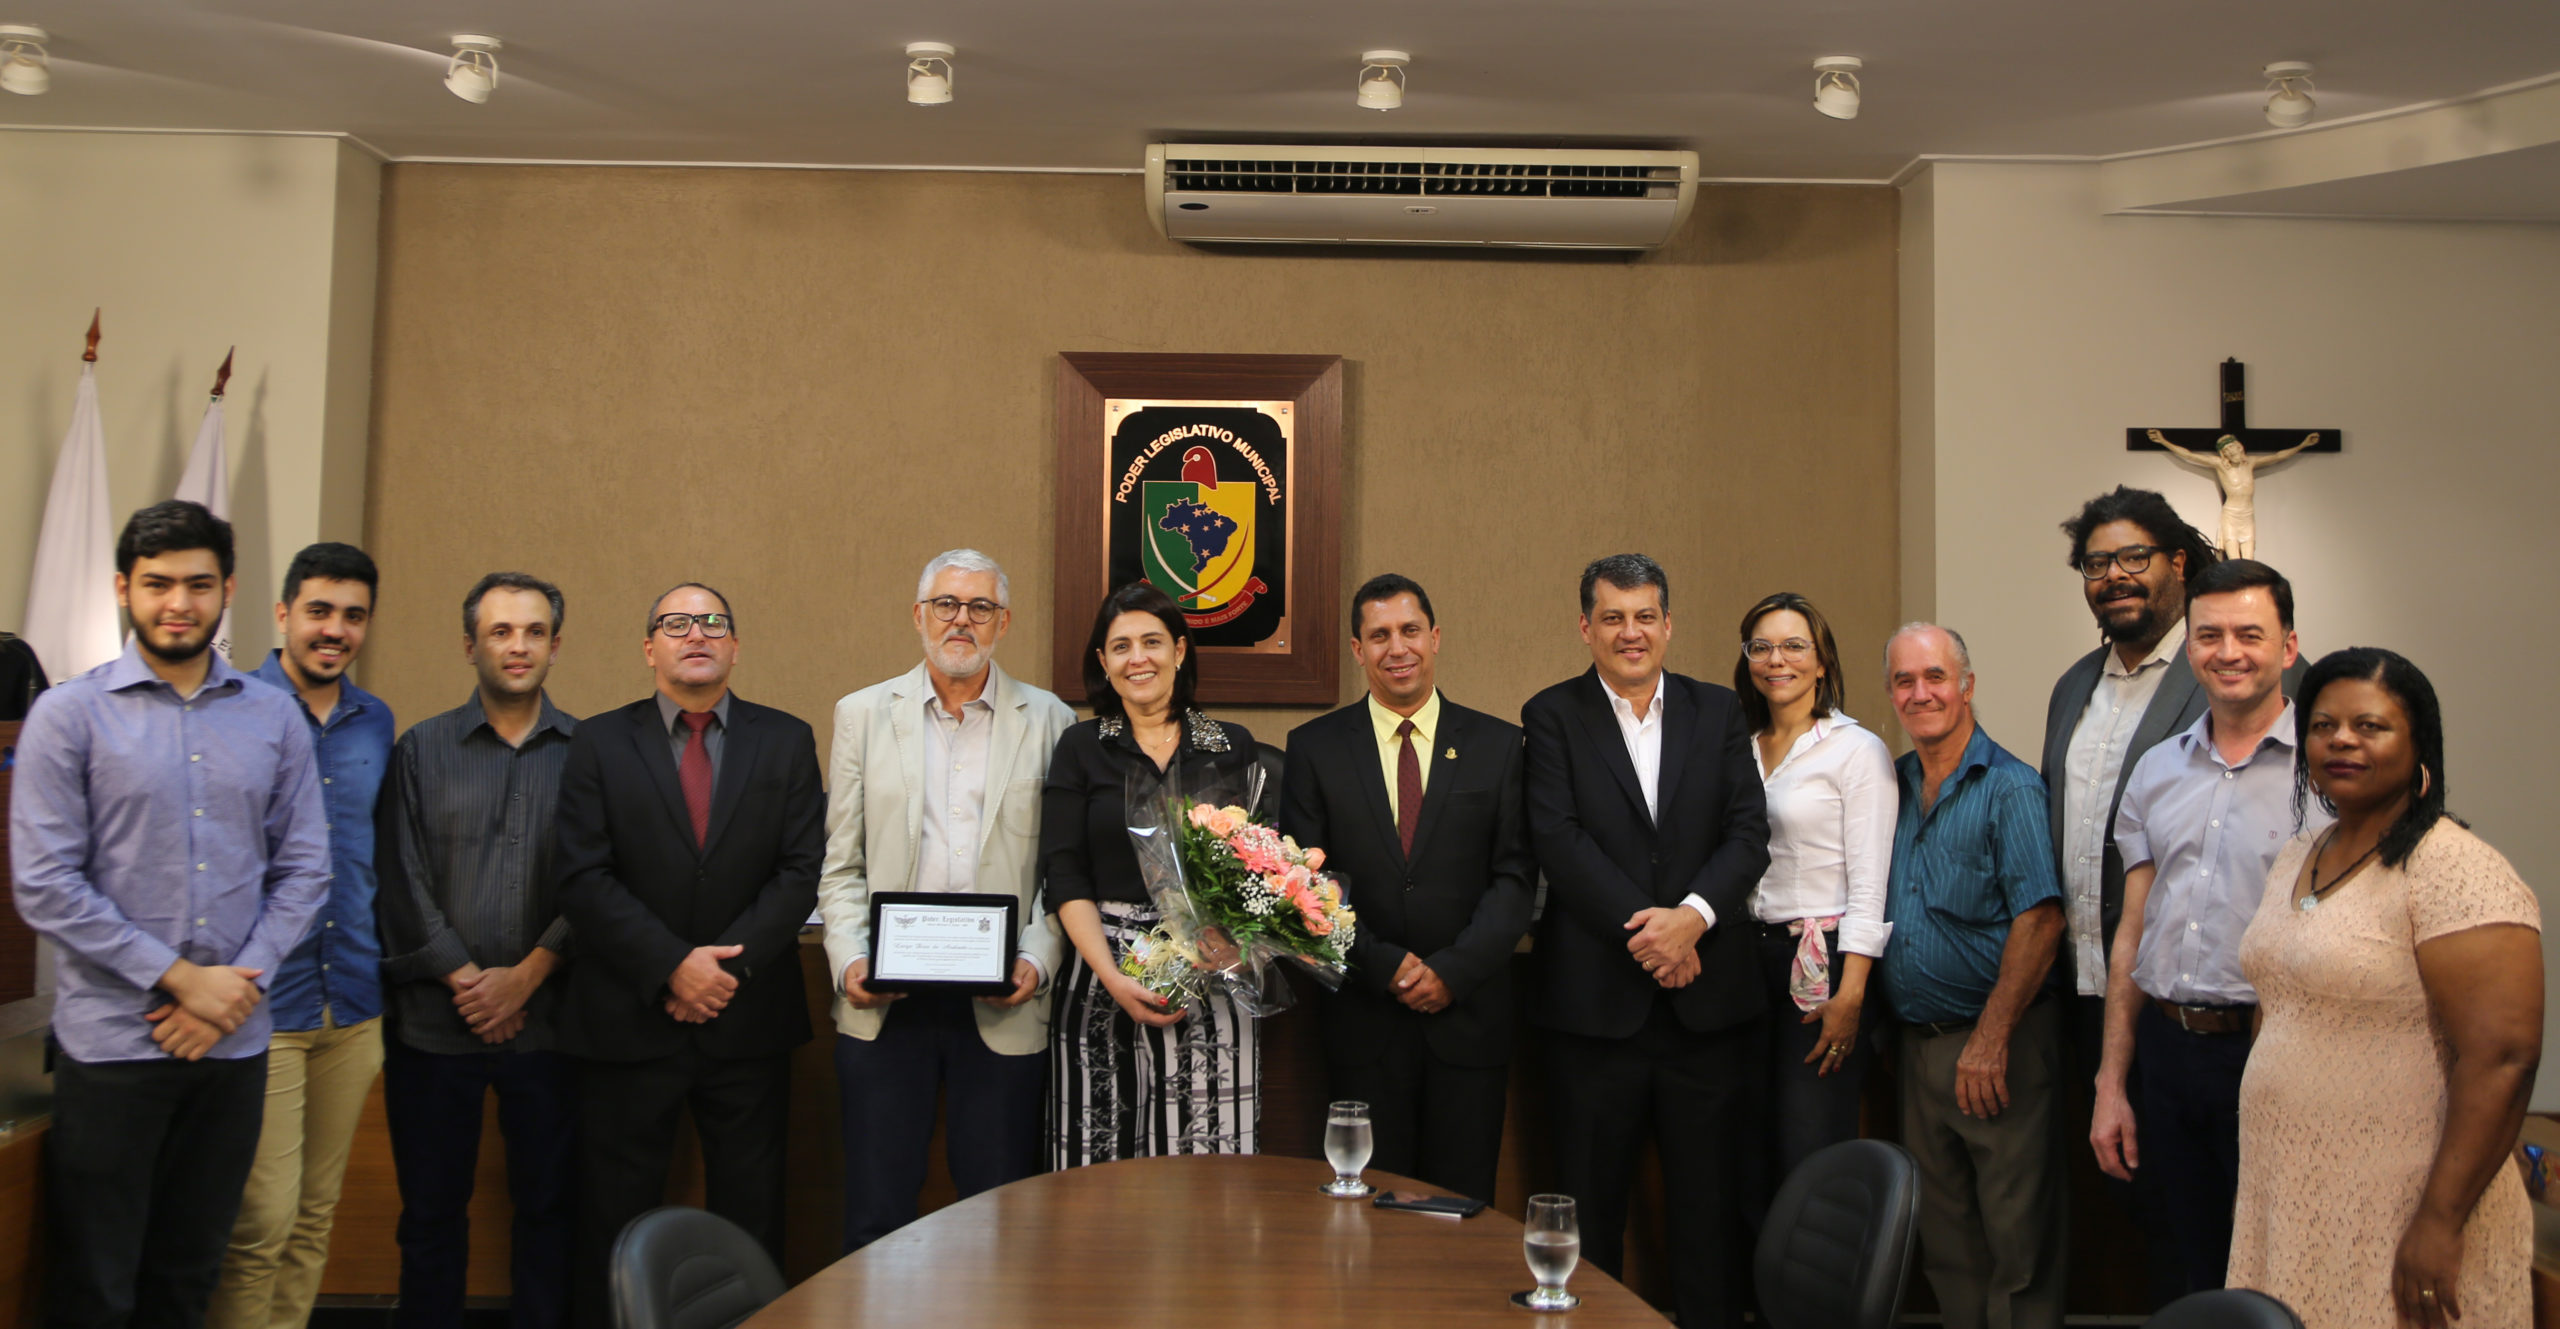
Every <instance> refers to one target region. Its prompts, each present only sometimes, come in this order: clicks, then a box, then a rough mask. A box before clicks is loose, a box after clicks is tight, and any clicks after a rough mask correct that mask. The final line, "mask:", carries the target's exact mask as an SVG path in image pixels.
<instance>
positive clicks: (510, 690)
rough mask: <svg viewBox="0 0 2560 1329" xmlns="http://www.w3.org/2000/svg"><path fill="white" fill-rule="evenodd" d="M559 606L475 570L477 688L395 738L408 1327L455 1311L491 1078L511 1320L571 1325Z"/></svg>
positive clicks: (396, 1041) (471, 601)
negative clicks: (554, 674) (558, 855)
mask: <svg viewBox="0 0 2560 1329" xmlns="http://www.w3.org/2000/svg"><path fill="white" fill-rule="evenodd" d="M562 611H563V605H562V602H561V598H560V591H559V588H557V587H555V586H553V585H552V584H551V583H549V582H546V581H542V580H540V579H538V578H535V577H531V576H527V575H525V574H524V573H521V572H493V573H490V574H489V575H488V576H486V577H483V578H481V579H480V581H479V584H477V585H475V586H473V587H472V588H471V592H470V594H469V595H467V596H465V597H463V601H462V630H463V651H464V653H465V655H466V656H468V658H469V659H470V661H471V664H472V667H473V669H474V670H475V671H476V672H477V673H478V675H479V687H478V689H477V690H476V691H475V692H474V693H473V695H472V697H471V699H470V700H469V701H466V702H464V703H463V704H462V705H460V706H457V707H455V708H453V709H452V710H450V711H447V712H445V713H444V714H442V715H439V716H436V717H434V718H433V719H430V720H427V721H425V722H423V723H421V724H419V725H418V726H417V727H416V728H413V729H411V730H410V731H409V732H408V733H407V734H406V735H403V736H402V737H401V739H400V744H399V746H398V747H397V748H396V749H394V750H393V752H392V759H391V773H390V777H389V779H388V780H386V781H385V782H384V785H383V794H382V804H381V827H380V850H379V858H380V863H381V867H380V871H381V879H382V884H381V889H380V894H379V897H378V898H379V900H380V902H381V903H380V910H381V927H382V950H383V962H382V981H383V986H384V989H385V991H386V993H387V996H388V1002H387V1005H388V1008H389V1011H390V1016H391V1024H392V1037H391V1038H390V1039H389V1040H388V1041H387V1049H386V1050H387V1056H386V1057H385V1061H384V1068H383V1069H384V1076H383V1096H384V1100H385V1106H386V1107H387V1108H388V1110H389V1115H390V1124H391V1156H392V1162H393V1164H394V1165H395V1167H396V1168H397V1169H398V1172H399V1177H400V1205H401V1213H400V1228H399V1238H400V1306H399V1309H398V1311H397V1312H396V1314H395V1317H394V1318H395V1322H396V1323H397V1324H399V1325H401V1326H403V1329H411V1327H413V1326H414V1327H417V1329H426V1327H427V1326H436V1327H437V1329H442V1327H443V1326H450V1325H454V1324H459V1323H460V1322H461V1320H462V1301H463V1283H464V1274H465V1272H466V1269H467V1265H468V1262H469V1257H470V1240H469V1238H470V1224H469V1218H468V1210H469V1208H470V1205H471V1189H472V1172H473V1167H474V1164H475V1163H476V1161H477V1159H478V1157H479V1151H480V1121H481V1106H480V1105H481V1101H482V1099H483V1098H484V1097H485V1096H486V1095H487V1093H488V1091H489V1090H490V1088H492V1087H493V1086H494V1087H495V1088H496V1090H497V1092H498V1127H499V1131H500V1133H501V1134H502V1135H504V1136H505V1137H506V1148H507V1187H508V1190H509V1191H510V1192H512V1194H513V1198H514V1201H515V1232H514V1240H513V1243H512V1247H511V1248H512V1251H513V1253H514V1262H513V1263H514V1270H513V1274H514V1279H513V1286H514V1295H513V1309H514V1321H515V1324H516V1326H517V1329H553V1327H554V1326H558V1325H561V1324H564V1323H566V1321H567V1311H568V1278H569V1254H570V1242H571V1239H572V1229H571V1217H572V1205H573V1202H574V1187H575V1182H576V1173H575V1166H576V1164H575V1159H576V1157H577V1150H576V1147H575V1145H576V1128H575V1123H576V1120H577V1097H576V1083H577V1082H576V1073H575V1070H574V1067H573V1065H572V1063H571V1062H570V1061H569V1059H568V1058H567V1057H566V1056H565V1055H563V1054H562V1053H561V1052H560V1051H558V1043H557V1036H556V1034H555V1032H554V1027H553V1026H554V1024H555V1023H556V1021H557V1015H556V1013H555V1010H554V1008H555V1006H556V1004H557V1002H558V999H559V994H560V991H561V989H560V986H559V985H558V984H556V983H549V982H547V981H546V980H548V979H550V978H551V977H553V975H554V974H555V972H556V971H557V969H558V968H559V966H560V965H561V964H562V963H564V957H565V952H566V950H567V946H568V940H569V924H568V920H566V919H564V918H562V917H561V916H560V907H559V901H558V899H557V893H556V892H555V890H554V889H553V883H552V881H551V853H552V813H553V810H554V809H555V807H556V806H557V805H558V802H559V795H560V771H561V768H562V767H563V766H564V765H565V764H566V763H567V761H568V758H569V738H570V735H571V734H573V733H574V732H575V731H576V729H577V721H575V720H573V719H571V718H570V717H569V716H567V715H566V714H563V713H562V712H561V711H560V709H559V708H558V707H555V706H553V705H552V704H551V699H550V698H549V697H548V696H547V695H545V694H544V692H543V690H542V685H543V680H544V679H545V678H547V677H549V675H550V673H551V664H552V661H553V659H554V658H555V657H556V656H557V654H558V652H559V649H560V620H561V616H562Z"/></svg>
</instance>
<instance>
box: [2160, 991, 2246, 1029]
mask: <svg viewBox="0 0 2560 1329" xmlns="http://www.w3.org/2000/svg"><path fill="white" fill-rule="evenodd" d="M2145 995H2146V996H2147V997H2148V994H2145ZM2149 1000H2150V1002H2151V1004H2152V1005H2153V1006H2156V1007H2158V1008H2159V1010H2160V1013H2161V1014H2162V1015H2165V1016H2168V1017H2169V1023H2171V1024H2174V1025H2176V1026H2178V1027H2179V1028H2181V1029H2184V1030H2186V1031H2187V1032H2188V1033H2191V1034H2245V1033H2247V1032H2249V1017H2250V1016H2252V1015H2254V1014H2256V1013H2257V1010H2258V1008H2257V1007H2255V1006H2181V1005H2179V1004H2178V1003H2176V1002H2174V1001H2169V1000H2166V999H2165V998H2161V997H2149Z"/></svg>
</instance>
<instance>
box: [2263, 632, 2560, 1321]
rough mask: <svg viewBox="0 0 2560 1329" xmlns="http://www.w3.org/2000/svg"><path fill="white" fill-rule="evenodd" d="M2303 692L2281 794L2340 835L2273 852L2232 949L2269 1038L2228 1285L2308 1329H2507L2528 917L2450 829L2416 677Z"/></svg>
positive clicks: (2386, 665) (2517, 1277)
mask: <svg viewBox="0 0 2560 1329" xmlns="http://www.w3.org/2000/svg"><path fill="white" fill-rule="evenodd" d="M2300 695H2301V704H2300V706H2299V708H2298V710H2297V712H2296V715H2297V717H2298V718H2297V723H2298V724H2299V726H2300V740H2299V741H2300V746H2299V749H2298V750H2299V751H2300V752H2301V754H2302V758H2301V762H2300V764H2299V765H2298V766H2297V767H2296V773H2297V778H2298V779H2299V780H2302V781H2304V782H2307V784H2308V786H2309V788H2310V789H2311V790H2313V791H2316V792H2317V794H2318V796H2319V798H2320V800H2321V802H2322V803H2323V804H2325V805H2328V806H2330V807H2333V808H2334V809H2335V810H2336V812H2337V814H2338V820H2337V824H2336V825H2335V826H2334V827H2332V828H2330V829H2328V830H2326V831H2323V832H2319V833H2317V834H2313V835H2305V836H2301V837H2297V838H2296V839H2295V841H2294V842H2293V843H2292V844H2291V845H2288V846H2286V848H2285V851H2284V853H2283V854H2282V855H2281V856H2279V857H2278V858H2277V860H2276V864H2275V867H2274V868H2273V869H2272V870H2271V871H2270V872H2269V874H2268V878H2267V892H2266V898H2265V899H2264V900H2263V901H2262V902H2261V903H2260V904H2259V907H2258V913H2257V915H2256V917H2255V919H2253V920H2252V921H2251V923H2250V925H2249V931H2248V933H2247V935H2246V936H2245V937H2243V938H2242V940H2241V943H2240V965H2241V968H2242V970H2243V971H2244V972H2246V973H2247V974H2248V976H2249V981H2250V983H2251V984H2253V985H2254V986H2255V987H2256V988H2257V990H2258V999H2259V1001H2260V1003H2261V1018H2262V1020H2263V1022H2264V1023H2263V1025H2262V1026H2261V1028H2260V1031H2259V1034H2258V1041H2257V1045H2256V1047H2255V1048H2254V1049H2253V1050H2252V1051H2251V1053H2250V1057H2249V1069H2248V1072H2247V1074H2246V1076H2245V1078H2244V1079H2243V1080H2242V1081H2241V1087H2240V1197H2239V1205H2238V1213H2237V1216H2236V1219H2235V1222H2234V1227H2233V1236H2232V1243H2231V1275H2230V1282H2231V1286H2233V1287H2250V1288H2256V1289H2258V1290H2260V1291H2263V1292H2267V1293H2271V1294H2273V1295H2275V1296H2276V1297H2279V1298H2281V1299H2283V1300H2284V1301H2285V1302H2286V1303H2288V1304H2290V1305H2291V1306H2292V1307H2293V1308H2294V1309H2295V1310H2296V1311H2298V1312H2300V1313H2301V1315H2302V1318H2303V1321H2304V1322H2305V1323H2306V1324H2308V1325H2309V1326H2311V1329H2364V1327H2366V1326H2370V1327H2371V1329H2396V1326H2399V1325H2401V1324H2411V1325H2418V1326H2422V1327H2425V1329H2443V1326H2445V1325H2446V1324H2447V1323H2448V1321H2449V1317H2457V1316H2458V1317H2459V1318H2460V1322H2461V1326H2462V1329H2523V1326H2524V1325H2526V1324H2527V1323H2528V1322H2529V1321H2530V1319H2531V1317H2532V1309H2533V1299H2532V1293H2531V1291H2530V1288H2529V1285H2528V1277H2529V1271H2530V1269H2531V1266H2532V1260H2533V1220H2532V1217H2531V1215H2530V1212H2529V1211H2528V1209H2527V1202H2526V1200H2525V1195H2524V1186H2523V1183H2522V1181H2521V1180H2520V1179H2519V1178H2518V1177H2517V1175H2516V1170H2515V1168H2514V1167H2512V1166H2510V1165H2509V1163H2508V1157H2509V1155H2510V1154H2511V1153H2512V1151H2513V1150H2514V1148H2515V1142H2516V1132H2517V1129H2518V1127H2519V1125H2520V1124H2521V1122H2522V1119H2523V1115H2524V1104H2525V1095H2526V1093H2527V1091H2528V1090H2530V1088H2531V1087H2532V1085H2533V1073H2534V1070H2535V1067H2536V1066H2537V1065H2538V1064H2539V1062H2540V1059H2541V1049H2542V944H2541V937H2540V929H2541V911H2540V908H2539V906H2538V905H2537V904H2536V903H2535V900H2534V896H2533V892H2532V891H2531V890H2529V889H2527V888H2526V886H2525V884H2524V882H2523V881H2522V880H2520V879H2518V877H2517V876H2516V873H2515V869H2513V868H2511V867H2509V866H2508V865H2507V860H2506V859H2505V858H2503V857H2501V856H2500V855H2499V853H2498V851H2496V850H2494V849H2491V848H2490V847H2489V846H2488V845H2486V844H2484V843H2482V842H2481V840H2480V839H2479V837H2477V836H2475V835H2473V834H2472V833H2471V832H2470V831H2469V830H2468V829H2466V828H2465V827H2464V826H2463V825H2462V823H2460V822H2458V821H2456V820H2454V819H2453V818H2452V817H2450V816H2448V815H2446V813H2445V809H2444V798H2445V773H2444V726H2443V722H2442V719H2441V716H2440V713H2439V712H2438V709H2437V706H2436V696H2435V689H2434V688H2433V687H2432V686H2430V685H2429V684H2428V682H2427V679H2426V676H2425V675H2424V674H2421V673H2419V672H2418V669H2417V667H2416V666H2415V665H2412V664H2410V663H2409V662H2408V661H2407V660H2404V659H2402V658H2401V657H2399V656H2397V655H2394V654H2392V653H2391V652H2389V651H2384V650H2377V649H2373V648H2369V647H2357V648H2354V649H2351V650H2344V651H2339V652H2336V653H2334V654H2332V655H2330V656H2328V657H2327V658H2325V659H2323V660H2321V661H2320V662H2319V663H2318V664H2316V665H2313V666H2312V668H2311V671H2310V673H2309V674H2308V675H2307V676H2306V677H2305V678H2304V679H2303V683H2302V689H2301V694H2300ZM2296 796H2297V797H2300V796H2301V794H2300V790H2299V787H2298V789H2297V795H2296Z"/></svg>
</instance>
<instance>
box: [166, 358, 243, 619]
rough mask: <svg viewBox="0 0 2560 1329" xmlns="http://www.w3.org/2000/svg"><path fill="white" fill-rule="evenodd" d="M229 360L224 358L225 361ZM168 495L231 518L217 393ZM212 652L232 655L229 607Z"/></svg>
mask: <svg viewBox="0 0 2560 1329" xmlns="http://www.w3.org/2000/svg"><path fill="white" fill-rule="evenodd" d="M227 363H228V362H226V364H227ZM170 497H171V498H183V499H185V500H187V501H188V502H190V503H202V504H204V505H205V507H206V509H207V510H209V511H210V512H212V513H213V515H215V516H217V517H220V518H222V519H223V520H224V521H229V520H231V465H230V459H229V454H227V453H225V452H224V451H223V448H222V398H221V397H219V396H216V397H215V398H214V399H213V400H212V402H211V403H209V404H208V405H206V407H205V408H204V423H202V424H200V425H197V426H196V445H195V449H194V450H193V451H191V452H189V453H188V454H187V473H186V474H185V475H182V476H179V477H178V492H177V493H174V494H171V495H170ZM213 652H214V654H216V655H219V656H221V657H222V658H223V659H225V660H228V659H230V658H231V611H230V610H228V609H225V610H223V611H222V622H221V623H220V624H219V625H217V626H216V627H215V628H214V630H213Z"/></svg>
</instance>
